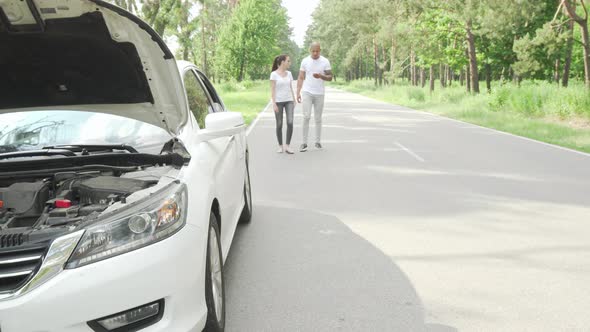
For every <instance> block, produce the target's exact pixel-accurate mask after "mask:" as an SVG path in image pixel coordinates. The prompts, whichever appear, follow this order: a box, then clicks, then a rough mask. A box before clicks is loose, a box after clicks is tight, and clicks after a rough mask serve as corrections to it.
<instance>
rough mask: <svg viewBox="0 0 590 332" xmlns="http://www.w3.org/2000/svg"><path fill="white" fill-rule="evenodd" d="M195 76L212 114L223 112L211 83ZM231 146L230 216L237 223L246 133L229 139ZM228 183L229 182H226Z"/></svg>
mask: <svg viewBox="0 0 590 332" xmlns="http://www.w3.org/2000/svg"><path fill="white" fill-rule="evenodd" d="M196 74H197V76H198V77H199V80H200V81H201V83H202V84H203V87H204V88H205V90H206V91H207V94H208V95H209V98H210V100H211V101H212V105H213V107H212V108H213V109H212V110H210V111H212V112H225V111H226V109H225V105H224V104H223V101H222V100H221V98H219V95H218V94H217V91H216V90H215V88H214V87H213V84H211V81H209V79H208V78H207V76H205V75H204V74H203V73H201V72H200V71H198V70H196ZM230 141H231V143H232V144H231V146H230V148H231V149H232V150H233V152H232V153H234V154H235V164H234V165H233V171H232V173H231V176H230V177H231V180H230V181H231V185H230V186H231V188H232V189H231V190H232V192H231V194H230V197H231V198H230V199H231V202H232V203H231V204H232V213H230V214H232V215H234V216H235V218H232V220H231V222H237V219H238V218H239V215H240V213H241V212H242V205H243V204H242V203H243V189H244V176H245V174H246V168H245V165H246V159H245V151H246V148H245V146H246V133H245V130H244V131H242V132H240V133H239V134H236V135H234V136H232V137H231V138H230ZM228 182H229V181H228Z"/></svg>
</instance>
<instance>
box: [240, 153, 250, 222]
mask: <svg viewBox="0 0 590 332" xmlns="http://www.w3.org/2000/svg"><path fill="white" fill-rule="evenodd" d="M251 220H252V186H251V184H250V166H249V165H248V154H247V152H246V177H245V179H244V207H243V208H242V214H241V215H240V220H239V221H238V222H239V223H240V224H248V223H250V221H251Z"/></svg>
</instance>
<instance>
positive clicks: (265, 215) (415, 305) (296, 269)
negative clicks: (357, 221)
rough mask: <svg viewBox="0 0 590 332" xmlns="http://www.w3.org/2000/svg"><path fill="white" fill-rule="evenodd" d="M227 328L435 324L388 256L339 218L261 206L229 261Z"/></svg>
mask: <svg viewBox="0 0 590 332" xmlns="http://www.w3.org/2000/svg"><path fill="white" fill-rule="evenodd" d="M225 278H226V300H227V331H334V330H337V331H429V332H430V331H433V332H448V331H449V332H450V331H456V329H455V328H452V327H448V326H443V325H439V324H432V325H429V324H426V323H425V317H424V309H423V306H422V302H421V300H420V298H419V297H418V295H417V294H416V291H415V289H414V287H413V285H412V284H411V282H410V281H409V280H408V278H407V277H406V275H405V274H404V273H403V272H402V271H401V270H400V268H399V267H397V266H396V265H395V264H394V263H393V262H392V261H391V259H390V258H389V257H387V256H386V255H385V254H383V253H382V252H381V251H380V250H378V249H377V248H375V247H374V246H372V245H371V244H370V243H369V242H367V241H366V240H364V239H363V238H361V237H359V236H358V235H356V234H355V233H353V232H352V231H351V230H350V229H349V228H348V227H346V226H345V225H344V224H343V223H342V222H341V221H340V220H338V219H337V218H335V217H333V216H330V215H326V214H320V213H316V212H313V211H310V210H297V209H289V208H277V207H269V206H261V205H256V206H255V216H254V218H253V221H252V224H251V225H247V226H241V227H238V230H237V232H236V236H235V238H234V242H233V245H232V249H231V251H230V254H229V257H228V260H227V262H226V265H225Z"/></svg>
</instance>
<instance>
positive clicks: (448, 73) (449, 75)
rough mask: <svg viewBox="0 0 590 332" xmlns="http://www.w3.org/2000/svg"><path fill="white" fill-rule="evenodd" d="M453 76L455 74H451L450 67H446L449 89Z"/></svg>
mask: <svg viewBox="0 0 590 332" xmlns="http://www.w3.org/2000/svg"><path fill="white" fill-rule="evenodd" d="M454 75H455V73H453V69H452V68H451V66H449V65H447V78H448V79H447V82H448V84H449V87H450V86H452V85H453V80H454V77H453V76H454Z"/></svg>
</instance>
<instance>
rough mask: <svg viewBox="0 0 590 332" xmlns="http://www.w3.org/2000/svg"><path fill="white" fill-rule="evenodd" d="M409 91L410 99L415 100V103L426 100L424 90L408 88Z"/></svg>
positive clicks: (413, 87)
mask: <svg viewBox="0 0 590 332" xmlns="http://www.w3.org/2000/svg"><path fill="white" fill-rule="evenodd" d="M406 89H407V91H408V99H409V100H415V101H420V102H422V101H424V100H426V94H425V93H424V89H423V88H419V87H416V86H410V87H407V88H406Z"/></svg>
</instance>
